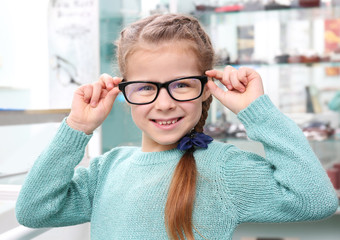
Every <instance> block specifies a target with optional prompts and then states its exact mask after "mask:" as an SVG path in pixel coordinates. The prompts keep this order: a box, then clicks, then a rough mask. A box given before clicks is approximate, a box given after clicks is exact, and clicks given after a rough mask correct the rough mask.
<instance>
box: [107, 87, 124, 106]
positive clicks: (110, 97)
mask: <svg viewBox="0 0 340 240" xmlns="http://www.w3.org/2000/svg"><path fill="white" fill-rule="evenodd" d="M119 92H120V91H119V89H118V87H114V88H113V89H111V90H110V91H109V92H108V93H107V95H106V97H105V99H104V104H105V106H106V107H107V108H109V109H111V108H112V106H113V103H114V101H115V100H116V97H117V96H118V94H119Z"/></svg>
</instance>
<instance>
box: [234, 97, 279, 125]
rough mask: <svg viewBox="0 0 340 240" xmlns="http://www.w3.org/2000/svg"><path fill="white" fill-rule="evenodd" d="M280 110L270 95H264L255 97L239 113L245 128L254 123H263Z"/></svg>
mask: <svg viewBox="0 0 340 240" xmlns="http://www.w3.org/2000/svg"><path fill="white" fill-rule="evenodd" d="M278 113H280V111H279V110H278V109H277V108H276V107H275V105H274V104H273V103H272V101H271V100H270V98H269V97H268V95H262V96H260V97H258V98H257V99H255V100H254V101H253V102H252V103H251V104H250V105H249V106H248V107H247V108H245V109H243V110H242V111H240V112H239V113H238V115H237V117H238V119H239V120H240V121H241V122H242V124H243V125H244V126H245V128H248V127H252V126H253V125H258V124H263V122H264V121H266V120H268V118H269V117H271V116H273V114H278Z"/></svg>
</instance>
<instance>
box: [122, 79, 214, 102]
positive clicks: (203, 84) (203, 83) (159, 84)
mask: <svg viewBox="0 0 340 240" xmlns="http://www.w3.org/2000/svg"><path fill="white" fill-rule="evenodd" d="M190 78H196V79H199V80H200V81H201V92H200V94H199V95H198V96H197V97H195V98H191V99H187V100H178V99H176V98H174V97H173V96H172V95H171V92H170V90H169V85H170V84H171V83H173V82H175V81H178V80H183V79H190ZM207 82H208V77H207V76H189V77H182V78H176V79H173V80H170V81H168V82H165V83H159V82H152V81H131V82H128V81H127V80H126V79H123V80H122V81H121V82H120V83H119V84H118V88H119V90H120V91H122V93H123V95H124V97H125V99H126V101H127V102H128V103H130V104H134V105H145V104H150V103H153V102H154V101H155V100H156V99H157V97H158V95H159V92H160V90H161V89H162V88H165V89H166V91H167V92H168V94H169V96H170V97H171V98H172V99H174V100H175V101H178V102H187V101H192V100H195V99H197V98H199V97H201V96H202V93H203V90H204V86H205V84H206V83H207ZM132 83H150V84H153V85H155V86H156V87H157V93H156V96H155V98H154V99H153V100H152V101H150V102H147V103H134V102H131V101H130V100H129V99H128V98H127V96H126V93H125V87H126V86H128V85H130V84H132Z"/></svg>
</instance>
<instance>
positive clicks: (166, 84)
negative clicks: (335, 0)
mask: <svg viewBox="0 0 340 240" xmlns="http://www.w3.org/2000/svg"><path fill="white" fill-rule="evenodd" d="M172 82H173V81H170V82H165V83H159V82H154V83H153V84H155V85H156V86H157V94H156V96H155V99H154V100H153V101H156V99H157V98H158V95H159V93H160V92H161V89H162V88H165V89H166V91H167V93H168V94H169V96H170V97H171V98H172V99H173V100H176V101H177V99H176V98H174V97H173V96H172V94H171V91H170V89H169V85H170V84H171V83H172Z"/></svg>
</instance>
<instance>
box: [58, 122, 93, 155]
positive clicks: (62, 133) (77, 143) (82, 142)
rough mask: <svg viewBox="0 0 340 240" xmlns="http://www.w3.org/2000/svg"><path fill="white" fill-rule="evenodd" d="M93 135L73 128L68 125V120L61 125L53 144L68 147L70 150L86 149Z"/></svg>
mask: <svg viewBox="0 0 340 240" xmlns="http://www.w3.org/2000/svg"><path fill="white" fill-rule="evenodd" d="M91 137H92V134H91V135H87V134H86V133H84V132H81V131H78V130H75V129H73V128H71V127H70V126H69V125H67V123H66V118H64V120H63V121H62V122H61V125H60V127H59V129H58V131H57V133H56V135H55V137H54V139H53V142H54V143H55V144H58V145H63V146H68V147H70V148H76V149H79V148H85V147H86V145H87V143H88V142H89V141H90V139H91Z"/></svg>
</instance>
